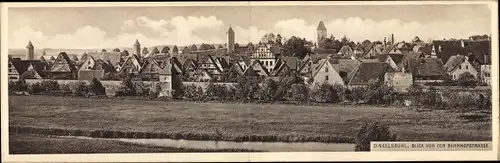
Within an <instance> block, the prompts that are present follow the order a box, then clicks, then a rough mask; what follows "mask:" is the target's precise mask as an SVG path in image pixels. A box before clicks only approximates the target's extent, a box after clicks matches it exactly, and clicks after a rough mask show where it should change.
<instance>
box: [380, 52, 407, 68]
mask: <svg viewBox="0 0 500 163" xmlns="http://www.w3.org/2000/svg"><path fill="white" fill-rule="evenodd" d="M404 56H405V55H403V54H380V55H379V57H378V58H379V60H378V61H379V62H385V60H386V59H387V58H388V57H390V58H391V59H392V61H394V63H395V64H396V65H400V64H401V62H402V61H403V57H404Z"/></svg>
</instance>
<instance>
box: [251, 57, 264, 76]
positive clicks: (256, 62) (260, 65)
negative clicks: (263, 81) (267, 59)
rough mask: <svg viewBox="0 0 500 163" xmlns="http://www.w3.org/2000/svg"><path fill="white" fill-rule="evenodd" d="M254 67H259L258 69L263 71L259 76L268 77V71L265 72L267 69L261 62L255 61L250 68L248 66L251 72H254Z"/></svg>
mask: <svg viewBox="0 0 500 163" xmlns="http://www.w3.org/2000/svg"><path fill="white" fill-rule="evenodd" d="M255 66H257V67H260V69H261V70H262V71H263V72H262V73H261V74H259V75H264V76H269V72H268V71H267V69H266V68H265V67H264V65H263V64H262V62H261V61H259V60H255V61H254V62H253V63H252V65H251V66H249V67H251V68H252V70H253V71H255V70H254V69H253V68H254V67H255ZM247 70H248V69H247Z"/></svg>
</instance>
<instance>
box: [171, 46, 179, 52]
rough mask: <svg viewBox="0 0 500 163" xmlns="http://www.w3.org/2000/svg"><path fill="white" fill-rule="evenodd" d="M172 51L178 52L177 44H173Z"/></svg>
mask: <svg viewBox="0 0 500 163" xmlns="http://www.w3.org/2000/svg"><path fill="white" fill-rule="evenodd" d="M172 53H179V49H178V48H177V45H174V48H172Z"/></svg>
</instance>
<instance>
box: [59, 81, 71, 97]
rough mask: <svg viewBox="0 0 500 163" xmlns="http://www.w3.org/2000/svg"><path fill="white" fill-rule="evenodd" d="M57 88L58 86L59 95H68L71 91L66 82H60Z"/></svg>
mask: <svg viewBox="0 0 500 163" xmlns="http://www.w3.org/2000/svg"><path fill="white" fill-rule="evenodd" d="M59 88H60V95H62V96H68V95H71V94H72V93H73V92H72V91H71V88H70V87H69V85H68V84H61V85H60V86H59Z"/></svg>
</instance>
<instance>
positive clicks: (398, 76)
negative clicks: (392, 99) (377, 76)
mask: <svg viewBox="0 0 500 163" xmlns="http://www.w3.org/2000/svg"><path fill="white" fill-rule="evenodd" d="M384 81H385V83H386V84H387V85H388V86H390V87H392V88H394V90H395V91H396V92H402V93H406V92H408V88H410V86H411V85H412V84H413V75H412V74H411V73H407V72H387V73H385V76H384Z"/></svg>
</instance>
